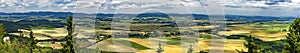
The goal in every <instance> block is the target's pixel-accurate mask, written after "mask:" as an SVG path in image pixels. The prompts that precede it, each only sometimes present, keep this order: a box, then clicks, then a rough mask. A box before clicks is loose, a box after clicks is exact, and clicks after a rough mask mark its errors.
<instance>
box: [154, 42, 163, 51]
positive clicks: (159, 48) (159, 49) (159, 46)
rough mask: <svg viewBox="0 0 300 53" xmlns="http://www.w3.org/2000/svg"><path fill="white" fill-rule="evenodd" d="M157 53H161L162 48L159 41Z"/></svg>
mask: <svg viewBox="0 0 300 53" xmlns="http://www.w3.org/2000/svg"><path fill="white" fill-rule="evenodd" d="M156 52H157V53H163V52H164V49H163V48H162V47H161V43H158V48H157V51H156Z"/></svg>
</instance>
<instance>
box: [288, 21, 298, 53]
mask: <svg viewBox="0 0 300 53" xmlns="http://www.w3.org/2000/svg"><path fill="white" fill-rule="evenodd" d="M286 38H287V40H286V41H287V43H288V44H286V45H285V47H284V53H298V52H300V18H296V20H295V21H294V22H293V23H292V24H291V25H290V27H289V33H288V35H287V36H286Z"/></svg>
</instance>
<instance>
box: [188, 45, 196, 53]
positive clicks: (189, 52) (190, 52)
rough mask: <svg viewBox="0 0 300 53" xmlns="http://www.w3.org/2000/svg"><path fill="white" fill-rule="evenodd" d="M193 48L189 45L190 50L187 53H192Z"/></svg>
mask: <svg viewBox="0 0 300 53" xmlns="http://www.w3.org/2000/svg"><path fill="white" fill-rule="evenodd" d="M193 51H194V50H193V46H192V45H190V48H189V49H188V51H187V53H193Z"/></svg>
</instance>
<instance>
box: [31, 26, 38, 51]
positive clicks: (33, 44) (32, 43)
mask: <svg viewBox="0 0 300 53" xmlns="http://www.w3.org/2000/svg"><path fill="white" fill-rule="evenodd" d="M33 35H34V34H33V32H32V30H30V33H29V46H30V53H33V50H34V49H35V48H36V45H35V44H36V43H37V41H36V40H35V37H34V36H33Z"/></svg>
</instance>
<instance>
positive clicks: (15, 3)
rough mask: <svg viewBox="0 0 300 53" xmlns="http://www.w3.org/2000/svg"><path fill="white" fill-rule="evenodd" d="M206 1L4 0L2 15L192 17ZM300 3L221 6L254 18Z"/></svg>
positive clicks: (227, 2)
mask: <svg viewBox="0 0 300 53" xmlns="http://www.w3.org/2000/svg"><path fill="white" fill-rule="evenodd" d="M199 1H203V2H204V3H203V2H202V3H200V2H199ZM205 1H212V0H0V8H1V9H0V11H5V12H28V11H41V10H50V11H64V12H65V11H69V12H73V9H75V10H74V11H75V12H81V13H97V12H96V11H98V10H99V12H101V13H102V12H103V13H107V12H113V11H112V10H117V11H124V12H128V13H136V12H138V10H140V11H142V10H145V9H166V10H165V11H168V12H172V13H190V12H184V11H192V12H193V13H205V12H203V11H204V9H203V7H202V6H201V5H211V4H210V3H205ZM214 1H215V0H214ZM299 3H300V0H292V2H291V3H289V2H278V3H276V4H272V5H271V4H266V1H246V0H224V1H222V2H220V4H221V5H222V6H223V7H224V8H225V10H224V11H230V12H228V13H232V14H245V15H250V13H241V12H243V11H244V12H253V13H251V14H252V15H254V14H255V13H254V11H255V10H263V11H266V12H271V11H278V12H279V11H280V12H284V11H293V10H294V11H295V10H298V9H300V4H299ZM133 9H134V10H133ZM168 9H169V10H168ZM182 9H184V10H182ZM229 9H234V10H229ZM254 9H255V10H254ZM287 9H288V10H287ZM202 10H203V11H202ZM198 11H201V12H198ZM235 11H238V12H235ZM272 13H274V12H272ZM272 13H269V14H272ZM293 13H296V12H293Z"/></svg>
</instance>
